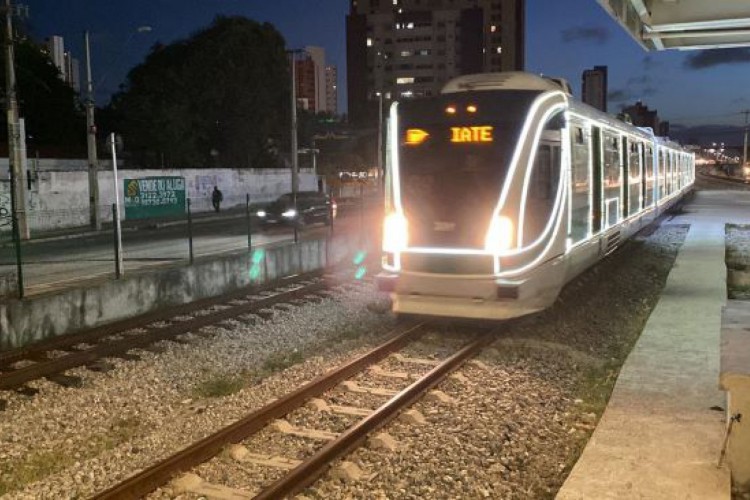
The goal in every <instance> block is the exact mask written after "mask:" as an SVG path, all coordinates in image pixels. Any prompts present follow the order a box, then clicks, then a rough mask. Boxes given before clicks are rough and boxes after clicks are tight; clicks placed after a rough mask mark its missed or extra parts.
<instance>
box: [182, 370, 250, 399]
mask: <svg viewBox="0 0 750 500" xmlns="http://www.w3.org/2000/svg"><path fill="white" fill-rule="evenodd" d="M245 385H246V380H245V378H244V377H242V376H236V375H214V376H211V377H209V378H207V379H206V380H203V381H202V382H199V383H198V385H196V386H195V387H194V388H193V396H194V397H198V398H220V397H224V396H229V395H231V394H234V393H235V392H239V391H240V390H242V388H243V387H245Z"/></svg>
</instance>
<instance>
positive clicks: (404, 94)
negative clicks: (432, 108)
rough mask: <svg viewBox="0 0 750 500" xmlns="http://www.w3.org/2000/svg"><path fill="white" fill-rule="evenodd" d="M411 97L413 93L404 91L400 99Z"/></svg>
mask: <svg viewBox="0 0 750 500" xmlns="http://www.w3.org/2000/svg"><path fill="white" fill-rule="evenodd" d="M413 96H414V92H412V91H411V90H405V91H403V92H401V97H413Z"/></svg>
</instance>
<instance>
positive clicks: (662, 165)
mask: <svg viewBox="0 0 750 500" xmlns="http://www.w3.org/2000/svg"><path fill="white" fill-rule="evenodd" d="M664 156H665V155H664V150H663V149H662V148H659V155H658V157H659V166H658V167H659V174H658V176H657V177H658V180H659V186H658V188H657V190H656V191H657V193H658V195H657V199H658V200H659V201H661V199H662V198H664V197H665V196H666V195H667V191H666V186H667V173H666V172H667V163H666V160H665V159H664Z"/></svg>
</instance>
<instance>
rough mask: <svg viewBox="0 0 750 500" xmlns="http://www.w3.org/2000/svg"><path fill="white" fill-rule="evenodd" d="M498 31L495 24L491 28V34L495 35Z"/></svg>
mask: <svg viewBox="0 0 750 500" xmlns="http://www.w3.org/2000/svg"><path fill="white" fill-rule="evenodd" d="M496 31H497V26H495V25H494V24H493V25H492V26H490V32H491V33H494V32H496Z"/></svg>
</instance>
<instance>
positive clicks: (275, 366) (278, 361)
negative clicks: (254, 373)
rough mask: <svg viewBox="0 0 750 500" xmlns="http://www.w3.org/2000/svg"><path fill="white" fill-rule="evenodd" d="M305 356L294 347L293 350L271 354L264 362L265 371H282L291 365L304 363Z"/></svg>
mask: <svg viewBox="0 0 750 500" xmlns="http://www.w3.org/2000/svg"><path fill="white" fill-rule="evenodd" d="M304 359H305V358H304V356H303V355H302V353H301V352H300V351H298V350H297V349H294V350H293V351H286V352H276V353H274V354H271V355H270V356H269V357H268V358H266V360H265V361H264V362H263V372H265V373H267V374H271V373H275V372H280V371H282V370H286V369H287V368H289V367H290V366H294V365H296V364H299V363H302V361H304Z"/></svg>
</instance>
